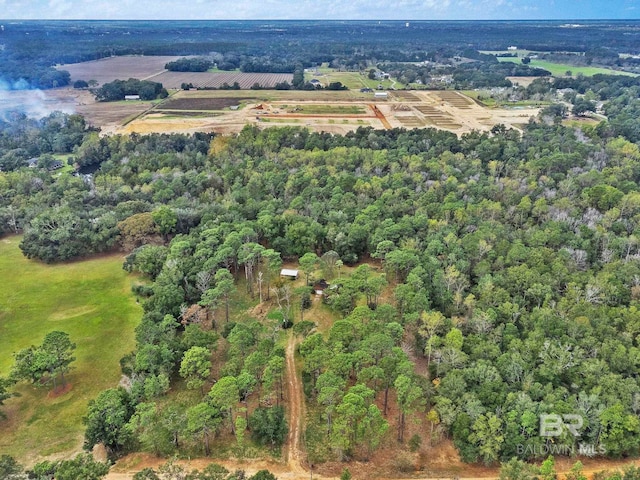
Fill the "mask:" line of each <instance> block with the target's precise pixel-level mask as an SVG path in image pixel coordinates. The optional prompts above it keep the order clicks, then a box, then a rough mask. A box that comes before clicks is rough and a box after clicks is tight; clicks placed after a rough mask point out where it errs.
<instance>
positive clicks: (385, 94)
mask: <svg viewBox="0 0 640 480" xmlns="http://www.w3.org/2000/svg"><path fill="white" fill-rule="evenodd" d="M374 97H376V98H388V97H389V93H388V92H376V93H375V94H374Z"/></svg>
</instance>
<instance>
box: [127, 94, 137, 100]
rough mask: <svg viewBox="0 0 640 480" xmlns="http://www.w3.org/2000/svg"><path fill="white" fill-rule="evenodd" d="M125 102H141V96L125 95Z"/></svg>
mask: <svg viewBox="0 0 640 480" xmlns="http://www.w3.org/2000/svg"><path fill="white" fill-rule="evenodd" d="M124 99H125V100H140V95H125V96H124Z"/></svg>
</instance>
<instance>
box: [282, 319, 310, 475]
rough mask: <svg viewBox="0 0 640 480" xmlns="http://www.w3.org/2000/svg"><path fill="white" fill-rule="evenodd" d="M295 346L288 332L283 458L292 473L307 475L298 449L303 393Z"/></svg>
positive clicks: (294, 341) (302, 416)
mask: <svg viewBox="0 0 640 480" xmlns="http://www.w3.org/2000/svg"><path fill="white" fill-rule="evenodd" d="M296 344H297V342H296V337H295V335H294V334H293V332H291V331H290V332H289V339H288V340H287V350H286V363H287V387H288V388H287V397H288V401H289V412H288V424H289V434H288V436H287V443H286V444H285V446H284V458H285V460H286V462H287V465H288V466H289V468H290V469H291V472H292V473H295V474H304V475H307V471H306V470H305V469H304V468H303V466H302V463H301V462H302V460H303V459H304V453H303V452H302V450H301V448H300V435H301V428H302V426H301V425H302V419H303V418H304V397H303V395H304V392H303V390H302V381H301V380H300V376H299V375H298V372H297V370H296V360H295V353H296Z"/></svg>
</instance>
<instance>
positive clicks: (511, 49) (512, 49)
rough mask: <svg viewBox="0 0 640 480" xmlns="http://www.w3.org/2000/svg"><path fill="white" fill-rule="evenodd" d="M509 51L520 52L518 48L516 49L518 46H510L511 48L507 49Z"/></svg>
mask: <svg viewBox="0 0 640 480" xmlns="http://www.w3.org/2000/svg"><path fill="white" fill-rule="evenodd" d="M507 50H509V51H510V52H513V51H515V50H518V47H516V46H514V45H512V46H510V47H507Z"/></svg>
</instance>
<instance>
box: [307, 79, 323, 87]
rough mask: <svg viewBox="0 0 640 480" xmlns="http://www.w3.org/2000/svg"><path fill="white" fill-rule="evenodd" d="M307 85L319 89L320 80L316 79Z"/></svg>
mask: <svg viewBox="0 0 640 480" xmlns="http://www.w3.org/2000/svg"><path fill="white" fill-rule="evenodd" d="M309 83H310V84H311V85H313V86H314V87H315V88H319V87H321V86H322V83H320V80H318V79H317V78H314V79H313V80H311V81H310V82H309Z"/></svg>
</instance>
